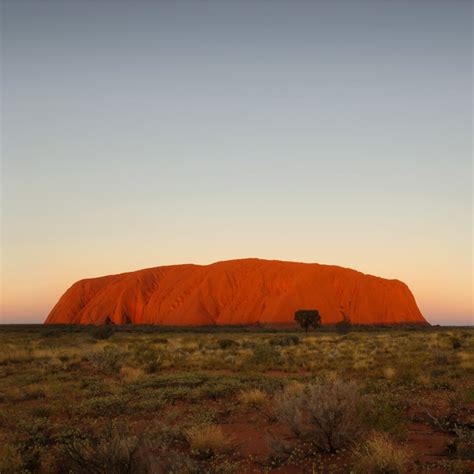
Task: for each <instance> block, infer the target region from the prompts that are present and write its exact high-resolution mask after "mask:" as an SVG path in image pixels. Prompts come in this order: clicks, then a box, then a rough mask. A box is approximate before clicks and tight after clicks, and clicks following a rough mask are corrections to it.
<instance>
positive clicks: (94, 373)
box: [0, 325, 474, 474]
mask: <svg viewBox="0 0 474 474" xmlns="http://www.w3.org/2000/svg"><path fill="white" fill-rule="evenodd" d="M473 458H474V331H473V329H472V328H442V327H429V326H418V327H391V328H387V327H386V328H381V327H379V328H377V327H352V328H350V327H340V328H338V329H337V330H336V328H335V327H322V328H319V329H316V330H314V331H310V332H304V331H303V330H302V329H300V328H298V327H296V326H288V327H286V328H280V327H274V328H272V327H260V326H248V327H231V326H228V327H227V326H220V327H200V328H187V327H180V328H172V327H167V328H166V327H160V326H133V325H123V326H100V327H99V326H97V327H94V326H73V325H70V326H68V325H57V326H56V325H47V326H40V325H38V326H2V327H1V328H0V472H1V473H2V474H3V473H30V472H31V473H64V472H71V473H134V472H138V473H253V472H275V473H276V472H279V473H348V472H353V473H370V472H373V473H398V472H439V473H453V472H454V473H456V472H459V473H467V472H473V471H474V460H473Z"/></svg>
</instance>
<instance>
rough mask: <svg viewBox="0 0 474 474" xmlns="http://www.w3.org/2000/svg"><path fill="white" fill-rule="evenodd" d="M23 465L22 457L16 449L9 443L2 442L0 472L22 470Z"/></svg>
mask: <svg viewBox="0 0 474 474" xmlns="http://www.w3.org/2000/svg"><path fill="white" fill-rule="evenodd" d="M24 467H25V466H24V463H23V459H22V458H21V454H20V453H19V451H18V449H17V448H16V447H15V446H13V445H11V444H7V443H4V444H3V446H2V447H1V448H0V472H1V473H15V472H23V471H24Z"/></svg>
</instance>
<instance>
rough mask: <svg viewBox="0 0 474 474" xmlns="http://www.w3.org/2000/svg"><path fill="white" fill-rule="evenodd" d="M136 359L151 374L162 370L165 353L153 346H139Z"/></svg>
mask: <svg viewBox="0 0 474 474" xmlns="http://www.w3.org/2000/svg"><path fill="white" fill-rule="evenodd" d="M135 359H136V360H137V361H138V363H139V364H141V365H142V366H143V367H144V369H145V372H147V373H149V374H151V373H154V372H158V370H160V368H161V365H162V361H163V353H162V352H161V351H158V350H157V349H155V348H154V347H152V346H146V345H143V346H139V347H138V348H137V349H136V351H135Z"/></svg>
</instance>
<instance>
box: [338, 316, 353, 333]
mask: <svg viewBox="0 0 474 474" xmlns="http://www.w3.org/2000/svg"><path fill="white" fill-rule="evenodd" d="M335 328H336V332H337V333H338V334H348V333H349V332H350V331H351V329H352V324H351V323H350V321H348V320H347V319H343V320H342V321H339V322H338V323H336V325H335Z"/></svg>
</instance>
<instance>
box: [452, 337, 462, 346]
mask: <svg viewBox="0 0 474 474" xmlns="http://www.w3.org/2000/svg"><path fill="white" fill-rule="evenodd" d="M451 343H452V345H453V349H460V348H461V346H462V344H461V339H459V337H453V338H452V339H451Z"/></svg>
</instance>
